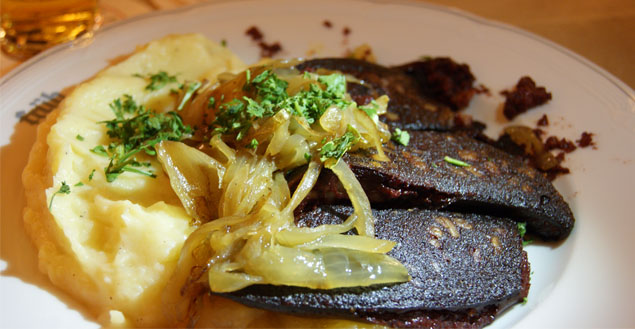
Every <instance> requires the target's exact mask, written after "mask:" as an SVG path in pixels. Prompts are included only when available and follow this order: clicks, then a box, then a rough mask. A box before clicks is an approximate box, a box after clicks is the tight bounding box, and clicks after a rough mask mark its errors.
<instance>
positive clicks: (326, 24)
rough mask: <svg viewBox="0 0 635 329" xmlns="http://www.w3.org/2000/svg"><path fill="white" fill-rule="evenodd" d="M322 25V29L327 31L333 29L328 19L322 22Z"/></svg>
mask: <svg viewBox="0 0 635 329" xmlns="http://www.w3.org/2000/svg"><path fill="white" fill-rule="evenodd" d="M322 25H324V27H326V28H327V29H330V28H331V27H333V24H332V23H331V21H329V20H328V19H325V20H324V22H322Z"/></svg>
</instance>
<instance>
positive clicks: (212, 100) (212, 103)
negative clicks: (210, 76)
mask: <svg viewBox="0 0 635 329" xmlns="http://www.w3.org/2000/svg"><path fill="white" fill-rule="evenodd" d="M214 105H216V99H215V98H214V96H212V97H210V98H209V101H207V108H208V109H211V108H212V107H214Z"/></svg>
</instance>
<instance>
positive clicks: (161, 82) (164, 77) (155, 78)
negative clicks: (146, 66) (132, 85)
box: [134, 71, 176, 91]
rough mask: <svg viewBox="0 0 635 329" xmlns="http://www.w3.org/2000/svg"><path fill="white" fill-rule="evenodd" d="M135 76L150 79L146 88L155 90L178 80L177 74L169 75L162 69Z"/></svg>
mask: <svg viewBox="0 0 635 329" xmlns="http://www.w3.org/2000/svg"><path fill="white" fill-rule="evenodd" d="M134 76H135V77H139V78H144V79H150V83H149V84H148V85H147V86H146V90H150V91H155V90H159V89H161V88H163V87H165V86H166V85H167V84H168V83H174V82H176V76H173V75H168V73H167V72H165V71H160V72H159V73H156V74H149V75H148V76H143V75H141V74H135V75H134Z"/></svg>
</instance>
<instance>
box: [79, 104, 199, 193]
mask: <svg viewBox="0 0 635 329" xmlns="http://www.w3.org/2000/svg"><path fill="white" fill-rule="evenodd" d="M110 109H111V110H112V111H113V112H114V114H115V119H113V120H109V121H102V122H99V123H102V124H105V125H106V128H107V133H108V136H109V137H110V138H111V139H113V142H112V143H110V144H109V145H108V146H107V148H106V147H104V146H103V145H98V146H96V147H95V148H93V149H92V150H91V151H92V152H94V153H97V154H100V155H105V156H108V157H109V158H110V163H109V164H108V166H107V167H106V168H105V170H104V171H105V174H106V180H107V181H108V182H112V181H114V180H115V179H117V177H118V176H119V175H120V174H122V173H124V172H126V171H128V172H134V173H138V174H142V175H146V176H150V177H155V175H154V174H153V173H151V172H149V171H145V170H142V169H139V168H140V167H149V166H150V164H149V163H147V162H146V163H141V162H138V161H137V160H136V158H135V157H134V156H135V155H136V154H137V153H139V152H141V151H144V152H145V153H146V154H148V155H151V156H154V155H156V151H155V150H154V145H156V144H157V143H159V142H161V141H164V140H171V141H179V140H181V139H183V138H185V137H186V136H187V135H189V134H191V133H192V129H191V128H190V127H189V126H186V125H184V124H183V121H182V120H181V117H180V116H179V115H178V114H177V113H176V112H172V111H171V112H167V113H156V112H154V111H152V110H149V109H147V108H146V107H145V106H143V105H137V104H136V103H135V101H134V100H133V99H132V97H131V96H130V95H124V96H123V102H122V100H121V99H120V98H117V99H115V100H114V101H113V102H112V103H111V104H110Z"/></svg>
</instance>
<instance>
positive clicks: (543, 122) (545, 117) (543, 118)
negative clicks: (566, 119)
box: [537, 114, 549, 127]
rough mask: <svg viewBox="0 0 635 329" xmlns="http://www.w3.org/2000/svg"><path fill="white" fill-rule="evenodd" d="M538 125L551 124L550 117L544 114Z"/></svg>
mask: <svg viewBox="0 0 635 329" xmlns="http://www.w3.org/2000/svg"><path fill="white" fill-rule="evenodd" d="M537 125H538V126H541V127H545V126H548V125H549V118H547V115H546V114H543V115H542V116H541V117H540V119H539V120H538V123H537Z"/></svg>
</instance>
